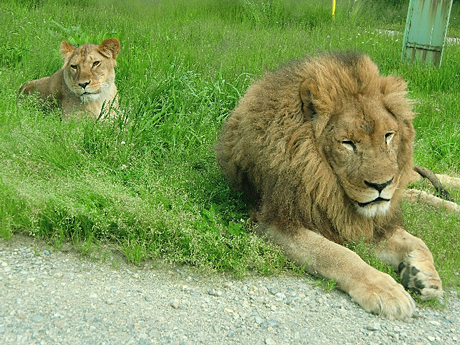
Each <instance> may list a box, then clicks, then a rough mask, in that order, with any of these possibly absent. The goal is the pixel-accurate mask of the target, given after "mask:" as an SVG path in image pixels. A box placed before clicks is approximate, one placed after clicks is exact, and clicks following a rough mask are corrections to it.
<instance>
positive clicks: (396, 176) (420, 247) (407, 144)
mask: <svg viewBox="0 0 460 345" xmlns="http://www.w3.org/2000/svg"><path fill="white" fill-rule="evenodd" d="M405 96H406V83H405V82H404V81H403V80H402V79H401V78H395V77H393V76H387V77H381V76H380V75H379V71H378V68H377V66H376V65H375V64H374V63H373V62H372V61H371V60H370V58H369V57H368V56H366V55H359V54H355V53H336V54H323V55H320V56H319V57H310V58H308V59H307V60H306V61H300V62H296V63H293V64H292V65H290V66H287V67H284V68H281V69H280V70H279V71H277V72H273V73H267V74H266V75H265V77H264V78H262V79H261V80H259V81H258V82H256V83H254V84H253V85H252V86H251V87H250V88H249V89H248V91H247V93H246V95H245V96H244V97H243V98H242V99H241V100H240V102H239V104H238V106H237V107H236V109H235V110H234V111H233V112H232V114H231V115H230V116H229V118H228V119H227V121H226V122H225V124H224V127H223V129H222V133H221V136H220V139H219V141H218V143H217V159H218V162H219V164H220V165H221V167H222V169H223V172H224V173H225V175H226V176H227V177H228V178H229V179H230V181H231V182H233V184H234V185H235V186H236V188H238V189H240V190H242V191H244V192H245V193H246V195H247V196H249V197H251V198H252V199H253V201H254V205H256V207H257V209H256V211H253V212H252V217H254V218H256V219H255V220H256V221H257V223H258V224H257V227H256V229H257V231H258V232H259V233H261V234H264V235H266V236H267V237H268V238H270V239H271V240H272V241H274V242H275V243H276V244H278V245H280V246H281V248H282V249H283V250H284V252H285V253H286V254H287V255H288V257H290V258H291V259H292V260H294V261H295V262H297V263H298V264H300V265H304V266H305V267H306V270H307V271H308V272H310V273H312V274H316V275H319V276H322V277H325V278H327V279H334V280H335V281H336V282H337V284H338V287H339V288H340V289H342V290H343V291H345V292H347V293H348V294H349V295H350V296H351V297H352V298H353V300H354V301H356V302H357V303H359V304H360V305H361V306H362V307H363V308H364V309H365V310H367V311H369V312H373V313H376V314H380V315H382V316H385V317H387V318H390V319H392V318H398V319H403V318H406V317H410V316H411V315H412V312H413V310H414V307H415V304H414V301H413V299H412V298H411V296H410V295H409V294H408V293H407V292H406V291H405V290H404V288H403V286H401V285H400V284H398V283H397V282H396V281H395V280H394V279H393V278H392V277H390V276H389V275H387V274H385V273H382V272H380V271H378V270H376V269H375V268H373V267H371V266H369V265H368V264H366V263H365V262H364V261H363V260H362V259H361V258H360V257H359V256H358V255H357V254H356V253H354V252H352V251H351V250H349V249H347V248H346V247H344V246H342V245H341V244H343V243H344V242H347V241H351V240H355V239H360V238H365V239H366V240H367V241H369V242H373V243H376V246H375V248H376V253H377V255H378V257H379V258H381V259H382V260H383V261H385V262H387V263H390V264H392V265H393V266H395V267H396V268H398V269H399V271H400V273H401V280H402V284H403V285H404V286H405V287H407V288H414V289H416V290H418V291H419V292H420V294H421V297H422V299H430V298H436V297H439V296H441V295H442V284H441V279H440V278H439V275H438V273H437V272H436V270H435V268H434V264H433V258H432V255H431V253H430V251H429V249H428V248H427V246H426V245H425V243H423V241H422V240H421V239H419V238H417V237H414V236H412V235H410V234H409V233H408V232H406V230H404V228H403V226H402V219H401V211H400V200H401V196H402V193H403V191H404V188H405V187H406V184H407V183H408V181H409V179H410V176H411V175H412V169H413V151H412V140H413V139H414V134H415V132H414V128H413V126H412V119H413V117H414V113H413V112H412V106H411V102H410V101H408V100H407V99H406V98H405ZM377 242H378V244H377Z"/></svg>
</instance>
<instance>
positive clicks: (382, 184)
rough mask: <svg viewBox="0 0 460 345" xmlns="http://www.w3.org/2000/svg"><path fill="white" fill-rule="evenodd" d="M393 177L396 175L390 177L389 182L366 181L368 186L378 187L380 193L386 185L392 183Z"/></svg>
mask: <svg viewBox="0 0 460 345" xmlns="http://www.w3.org/2000/svg"><path fill="white" fill-rule="evenodd" d="M393 179H394V177H392V178H391V179H389V180H388V181H387V182H383V183H373V182H368V181H364V183H365V184H366V186H368V187H370V188H374V189H377V190H378V191H379V193H380V192H381V191H382V190H383V189H384V188H385V187H386V186H388V185H389V184H391V182H393Z"/></svg>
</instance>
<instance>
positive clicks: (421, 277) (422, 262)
mask: <svg viewBox="0 0 460 345" xmlns="http://www.w3.org/2000/svg"><path fill="white" fill-rule="evenodd" d="M376 253H377V255H378V257H379V258H380V259H381V260H383V261H385V262H387V263H389V264H391V265H393V266H395V267H396V268H397V269H398V270H399V272H400V274H401V282H402V284H403V285H404V287H406V288H410V289H416V290H418V291H419V292H420V295H421V298H422V299H423V300H428V299H432V298H438V297H440V296H441V295H442V293H443V291H442V282H441V279H440V278H439V274H438V272H437V271H436V269H435V267H434V262H433V256H432V255H431V252H430V250H429V249H428V247H427V246H426V244H425V243H424V242H423V241H422V240H421V239H420V238H418V237H415V236H412V235H411V234H409V233H408V232H407V231H406V230H404V229H402V228H398V229H397V230H396V231H395V232H394V234H393V235H392V236H391V237H390V238H389V239H388V240H386V241H384V242H383V243H381V244H379V245H378V246H377V248H376Z"/></svg>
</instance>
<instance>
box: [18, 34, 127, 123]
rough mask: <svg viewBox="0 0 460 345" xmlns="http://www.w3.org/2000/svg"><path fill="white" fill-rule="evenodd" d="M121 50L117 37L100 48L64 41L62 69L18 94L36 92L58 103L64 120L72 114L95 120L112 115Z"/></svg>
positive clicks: (38, 80)
mask: <svg viewBox="0 0 460 345" xmlns="http://www.w3.org/2000/svg"><path fill="white" fill-rule="evenodd" d="M119 50H120V42H119V41H118V40H117V39H116V38H108V39H106V40H104V41H103V42H102V43H101V44H100V45H96V44H84V45H82V46H79V47H74V46H73V45H71V44H70V43H68V42H66V41H62V42H61V54H62V59H63V60H64V65H63V67H62V68H61V69H60V70H59V71H57V72H56V73H54V74H53V75H52V76H50V77H45V78H41V79H36V80H32V81H29V82H27V83H25V84H24V85H22V86H21V88H20V89H19V92H20V93H24V94H30V93H34V92H37V93H38V94H39V96H40V97H41V98H42V99H43V100H45V101H47V102H50V103H51V104H53V103H54V102H53V100H55V101H56V102H57V104H58V105H59V106H60V107H62V113H63V117H67V116H69V115H70V114H72V113H87V114H89V115H91V116H95V117H97V116H99V115H100V114H101V112H103V113H102V115H103V116H104V115H113V114H114V109H117V108H118V99H117V87H116V86H115V71H114V66H116V64H117V63H116V61H115V59H116V57H117V55H118V52H119ZM108 109H110V110H111V112H110V114H108Z"/></svg>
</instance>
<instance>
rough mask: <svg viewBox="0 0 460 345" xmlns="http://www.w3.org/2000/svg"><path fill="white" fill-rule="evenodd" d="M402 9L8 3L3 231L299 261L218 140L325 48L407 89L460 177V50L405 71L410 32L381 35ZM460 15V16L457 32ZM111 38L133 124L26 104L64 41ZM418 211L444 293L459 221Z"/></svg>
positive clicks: (57, 241)
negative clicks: (266, 86)
mask: <svg viewBox="0 0 460 345" xmlns="http://www.w3.org/2000/svg"><path fill="white" fill-rule="evenodd" d="M393 2H395V3H398V1H393ZM391 3H392V2H391V1H389V2H383V3H382V5H381V6H379V5H376V4H375V3H374V4H373V5H372V6H379V8H377V9H375V7H373V8H372V9H371V8H370V7H369V8H368V7H366V5H365V2H364V1H358V2H354V1H349V2H347V1H343V2H342V1H340V2H339V3H338V7H337V10H336V18H335V20H332V18H331V13H330V12H331V8H330V1H326V0H324V1H315V2H309V1H303V2H298V1H294V0H292V1H283V2H281V1H277V0H272V1H268V0H264V1H262V0H259V1H251V0H239V1H237V0H235V1H212V0H194V1H179V0H175V1H141V0H135V1H130V2H129V3H128V2H123V1H102V2H101V1H91V0H86V1H71V0H69V1H61V2H59V3H56V2H55V1H46V0H41V1H40V0H36V1H21V0H16V1H15V0H10V1H6V2H2V4H0V17H1V19H2V26H3V29H2V30H0V32H1V34H0V37H1V42H2V45H1V47H0V84H1V85H2V87H1V88H0V124H1V126H0V235H1V236H2V237H9V236H12V235H14V233H17V232H26V233H29V234H31V235H33V236H38V237H42V238H44V239H45V240H46V241H47V242H49V243H50V244H52V245H54V246H56V247H59V246H60V245H61V244H62V242H63V241H68V240H70V241H71V242H72V243H73V244H74V245H75V247H76V248H78V249H79V250H81V251H82V252H87V253H91V254H92V255H96V254H97V253H98V252H100V248H101V246H100V245H99V244H100V243H107V242H108V243H113V244H116V246H117V247H118V248H119V249H120V250H121V251H122V252H123V253H124V254H125V255H126V257H127V258H128V259H129V260H131V261H132V262H134V263H136V264H138V263H140V262H142V260H144V259H145V258H154V259H156V258H162V259H164V260H167V261H170V262H174V263H181V264H190V265H196V266H199V267H213V268H216V269H219V270H226V271H231V272H233V273H235V274H237V275H239V274H244V272H246V271H247V270H248V269H251V270H256V271H258V272H261V273H264V274H269V273H273V272H277V271H279V270H281V269H283V268H284V267H285V266H286V260H285V258H284V257H283V256H282V255H281V254H280V253H279V252H278V251H277V250H276V249H275V248H273V246H271V245H269V244H266V243H264V242H263V241H261V240H260V239H258V238H257V237H256V236H254V235H253V234H251V233H250V232H248V231H247V227H246V219H247V218H248V210H247V208H246V206H245V205H244V204H243V203H242V202H241V200H240V196H239V195H238V194H237V193H235V192H233V191H231V190H230V188H229V187H228V185H227V183H226V182H225V180H224V179H223V178H222V176H221V175H220V171H219V169H218V167H217V165H216V162H215V156H214V152H213V144H214V143H215V141H216V138H217V135H218V132H219V129H220V127H221V124H222V121H223V120H224V119H225V118H226V117H227V116H228V114H229V112H230V111H231V109H232V108H233V107H234V106H235V104H236V102H237V100H238V99H239V98H240V96H241V95H242V94H243V93H244V91H245V89H246V88H247V87H248V85H249V84H250V83H251V81H252V80H254V79H255V78H258V77H259V76H261V75H262V74H263V72H264V70H265V69H272V68H276V67H277V66H278V65H279V64H282V63H286V62H288V61H289V60H291V59H297V58H301V57H302V56H304V55H306V54H314V53H316V52H318V51H321V50H323V51H324V50H330V49H333V50H337V49H343V50H347V49H354V50H358V51H362V52H365V53H367V54H369V55H370V56H371V58H372V59H373V60H374V61H376V62H377V64H378V65H379V67H380V68H381V71H382V73H385V74H389V73H394V74H397V75H401V76H403V77H404V78H405V79H406V80H408V81H409V82H410V90H411V97H413V98H414V99H416V100H417V101H418V103H417V105H416V110H417V112H418V113H419V116H418V117H417V119H416V120H415V127H416V129H417V137H416V142H415V159H416V163H417V164H421V165H424V166H426V167H428V168H431V169H432V170H434V171H436V172H439V173H448V174H452V175H456V176H458V175H459V172H460V159H459V157H460V116H459V114H460V103H459V102H458V99H459V98H460V88H459V76H460V47H459V46H457V45H448V46H447V47H446V50H445V54H444V61H443V65H442V67H441V68H440V69H434V68H420V67H418V66H408V65H404V64H401V63H400V54H401V45H402V34H398V33H396V34H395V35H393V36H389V35H387V34H385V33H383V32H382V31H379V30H386V29H391V30H396V31H399V32H403V30H404V25H405V16H406V11H407V8H405V7H404V5H403V6H393V5H391ZM406 6H407V5H406ZM459 15H460V8H459V7H458V6H454V9H453V12H452V17H451V19H452V20H451V23H452V24H451V27H450V31H449V33H450V34H451V35H458V34H459V33H460V30H459V29H460V27H459V26H458V24H457V23H458V21H457V20H455V18H458V16H459ZM455 25H457V26H455ZM110 36H116V37H118V38H119V39H120V41H121V44H122V49H121V52H120V55H119V57H118V67H117V85H118V88H119V92H120V102H121V109H122V110H123V116H125V117H127V118H129V120H130V123H131V125H130V126H126V125H123V124H120V123H110V122H103V123H101V122H95V121H94V120H85V121H61V120H60V118H59V113H58V112H50V111H49V110H47V109H42V108H41V107H40V106H39V105H37V102H36V101H35V100H33V99H27V100H24V101H21V102H18V100H17V98H16V90H17V88H18V87H19V85H20V84H21V83H22V82H24V81H26V80H29V79H32V78H38V77H43V76H47V75H50V74H52V73H53V72H55V71H56V70H57V69H59V68H60V67H61V58H60V53H59V43H60V41H61V40H69V41H71V43H75V44H83V43H88V42H93V43H98V42H100V41H101V40H102V39H103V38H106V37H110ZM453 194H454V198H455V199H456V201H457V202H459V201H460V193H459V192H458V191H457V192H454V193H453ZM404 213H405V219H406V225H407V227H408V229H409V230H410V232H412V233H413V234H415V235H418V236H420V237H422V238H423V239H424V240H425V241H426V243H427V244H428V245H429V247H430V248H431V249H432V251H433V254H434V257H435V260H436V264H437V266H438V268H439V272H440V274H441V276H442V278H443V280H444V284H445V285H446V286H450V287H452V286H457V287H458V286H460V276H459V274H460V268H459V265H460V254H459V253H460V231H459V225H460V216H459V215H451V214H448V213H445V212H442V211H437V210H434V209H432V208H430V207H427V206H423V205H418V204H415V205H414V204H404Z"/></svg>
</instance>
